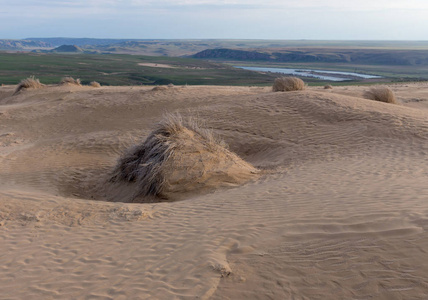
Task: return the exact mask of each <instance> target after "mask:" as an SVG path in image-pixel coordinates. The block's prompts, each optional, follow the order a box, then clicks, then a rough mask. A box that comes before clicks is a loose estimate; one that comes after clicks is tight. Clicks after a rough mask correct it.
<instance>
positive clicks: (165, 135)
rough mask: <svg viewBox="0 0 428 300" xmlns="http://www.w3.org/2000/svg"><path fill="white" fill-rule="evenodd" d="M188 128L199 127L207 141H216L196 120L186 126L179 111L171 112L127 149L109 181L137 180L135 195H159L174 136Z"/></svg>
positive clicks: (173, 148) (171, 151) (172, 148)
mask: <svg viewBox="0 0 428 300" xmlns="http://www.w3.org/2000/svg"><path fill="white" fill-rule="evenodd" d="M189 128H193V130H194V131H195V132H198V131H199V132H198V134H200V135H201V136H203V137H204V139H205V140H206V142H207V144H209V143H216V140H215V139H214V137H213V135H212V133H211V132H210V131H201V130H199V129H198V128H197V125H196V123H194V122H189V124H188V125H187V126H185V125H184V123H183V119H182V117H181V116H180V115H178V114H176V115H172V114H168V115H166V116H164V119H163V120H162V121H161V122H160V123H158V124H157V125H156V127H155V129H154V131H153V132H152V133H151V134H150V135H149V136H148V137H147V139H146V140H145V141H144V143H142V144H141V145H137V146H134V147H131V148H130V149H128V150H127V151H126V152H125V154H124V155H123V156H122V157H121V158H120V159H119V161H118V164H117V165H116V167H115V169H114V170H113V173H112V176H111V179H110V181H112V182H117V181H125V182H137V183H138V184H139V192H138V195H136V196H139V195H142V196H157V195H159V194H160V193H161V191H162V188H163V185H164V183H165V180H164V177H163V175H162V174H163V173H164V172H165V170H164V163H165V162H166V161H167V160H168V158H169V157H170V156H171V154H172V153H173V152H174V150H175V148H176V147H177V144H176V143H175V142H173V140H172V137H173V136H175V135H177V134H178V133H180V132H182V131H183V130H189Z"/></svg>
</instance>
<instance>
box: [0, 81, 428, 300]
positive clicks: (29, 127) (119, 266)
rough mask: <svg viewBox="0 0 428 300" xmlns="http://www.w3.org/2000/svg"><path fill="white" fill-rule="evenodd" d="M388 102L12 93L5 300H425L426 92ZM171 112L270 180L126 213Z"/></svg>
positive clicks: (1, 275)
mask: <svg viewBox="0 0 428 300" xmlns="http://www.w3.org/2000/svg"><path fill="white" fill-rule="evenodd" d="M389 87H390V88H391V89H392V90H393V91H394V92H395V93H396V96H397V98H398V100H399V101H400V103H401V104H400V105H394V104H387V103H380V102H375V101H371V100H366V99H364V98H363V94H364V91H366V90H367V89H368V88H367V87H364V86H354V87H351V86H349V87H334V88H333V89H332V90H324V89H323V87H309V88H307V89H306V90H304V91H296V92H277V93H273V92H271V89H270V88H268V87H214V86H185V87H181V86H175V87H169V88H165V89H157V90H152V89H153V87H101V88H96V89H95V88H92V87H87V86H80V87H79V86H46V87H44V88H42V89H27V90H23V91H21V92H19V93H17V94H16V95H13V93H14V89H15V87H14V86H4V87H0V298H1V299H426V297H427V295H428V233H427V232H428V83H409V84H396V85H389ZM165 113H180V114H181V115H182V116H183V117H184V118H185V117H193V118H197V119H198V120H201V121H202V124H204V126H206V128H208V129H212V130H213V132H214V134H216V135H217V136H218V137H220V138H221V139H223V140H224V141H225V142H226V143H227V144H228V147H229V150H230V151H232V152H234V153H236V154H237V155H238V156H239V157H240V158H242V159H243V160H244V161H245V162H247V163H248V164H251V165H252V166H254V167H255V168H257V169H258V170H260V174H259V176H258V177H257V178H254V179H252V180H250V181H248V182H245V183H243V184H239V185H238V184H230V186H221V187H218V188H216V189H214V190H212V189H211V190H209V191H202V190H199V189H195V190H190V191H187V193H186V194H183V195H181V197H179V200H177V201H173V200H174V199H172V198H169V199H158V198H153V197H151V198H147V199H145V198H144V197H140V198H139V199H140V200H139V201H145V202H146V203H128V202H121V201H127V200H126V199H129V198H127V197H126V195H127V193H128V188H129V190H130V191H132V190H133V188H134V187H133V186H132V184H129V185H128V186H127V185H123V184H122V185H121V186H114V185H112V184H109V183H106V182H108V178H109V177H110V176H111V172H112V171H113V169H114V167H115V166H116V164H117V161H118V159H119V157H120V156H121V155H122V154H123V153H124V151H125V150H126V149H128V148H129V147H131V146H133V145H138V144H141V143H142V142H143V141H144V140H145V139H146V137H147V136H149V134H150V133H151V132H152V130H153V127H154V126H155V124H156V123H157V122H159V121H160V120H161V119H162V116H163V115H164V114H165ZM189 155H190V154H189ZM171 172H174V165H172V166H171ZM217 180H219V181H221V180H222V178H218V179H217ZM119 200H120V201H119Z"/></svg>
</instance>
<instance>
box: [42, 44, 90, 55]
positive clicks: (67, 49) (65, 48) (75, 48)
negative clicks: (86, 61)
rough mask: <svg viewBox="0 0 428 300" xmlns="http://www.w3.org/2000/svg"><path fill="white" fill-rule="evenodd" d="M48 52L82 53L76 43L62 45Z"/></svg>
mask: <svg viewBox="0 0 428 300" xmlns="http://www.w3.org/2000/svg"><path fill="white" fill-rule="evenodd" d="M50 52H61V53H82V52H83V49H82V48H80V47H79V46H76V45H62V46H59V47H57V48H55V49H53V50H51V51H50Z"/></svg>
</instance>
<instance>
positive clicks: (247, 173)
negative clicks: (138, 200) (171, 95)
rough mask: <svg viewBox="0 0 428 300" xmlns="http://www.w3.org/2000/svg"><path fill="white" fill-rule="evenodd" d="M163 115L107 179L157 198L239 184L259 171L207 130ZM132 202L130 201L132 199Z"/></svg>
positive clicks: (123, 157)
mask: <svg viewBox="0 0 428 300" xmlns="http://www.w3.org/2000/svg"><path fill="white" fill-rule="evenodd" d="M195 124H196V123H195V122H189V121H188V122H184V121H183V119H182V118H181V117H180V116H179V115H167V116H166V117H164V119H163V121H162V122H160V123H159V124H157V125H156V128H155V129H154V131H153V132H152V133H151V134H150V135H149V136H148V137H147V139H146V140H145V141H144V142H143V143H142V144H140V145H137V146H134V147H132V148H130V149H128V150H127V151H126V153H125V154H124V155H123V156H122V157H121V158H120V159H119V161H118V163H117V165H116V167H115V168H114V170H113V173H112V175H111V178H110V182H128V183H135V184H136V185H137V188H136V191H137V192H136V194H135V196H134V198H135V197H138V196H160V197H164V198H169V196H170V195H172V194H174V195H175V194H177V193H184V192H189V191H194V190H200V189H204V188H215V187H218V186H222V185H227V186H229V185H233V184H239V183H243V182H245V181H248V180H249V179H251V178H253V177H254V176H255V174H256V173H257V172H258V170H257V169H256V168H254V167H253V166H252V165H250V164H249V163H247V162H245V161H243V160H242V159H240V158H239V157H238V156H237V155H236V154H234V153H232V152H230V151H229V150H227V149H226V148H225V147H224V144H222V143H221V142H219V141H218V140H217V139H216V138H214V136H213V134H212V132H211V131H209V130H202V129H200V128H199V127H198V126H197V125H195ZM131 201H133V199H131Z"/></svg>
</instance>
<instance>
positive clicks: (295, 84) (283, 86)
mask: <svg viewBox="0 0 428 300" xmlns="http://www.w3.org/2000/svg"><path fill="white" fill-rule="evenodd" d="M305 88H306V85H305V82H304V81H303V80H302V79H300V78H297V77H279V78H276V79H275V81H274V83H273V87H272V90H273V91H274V92H288V91H300V90H304V89H305Z"/></svg>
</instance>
